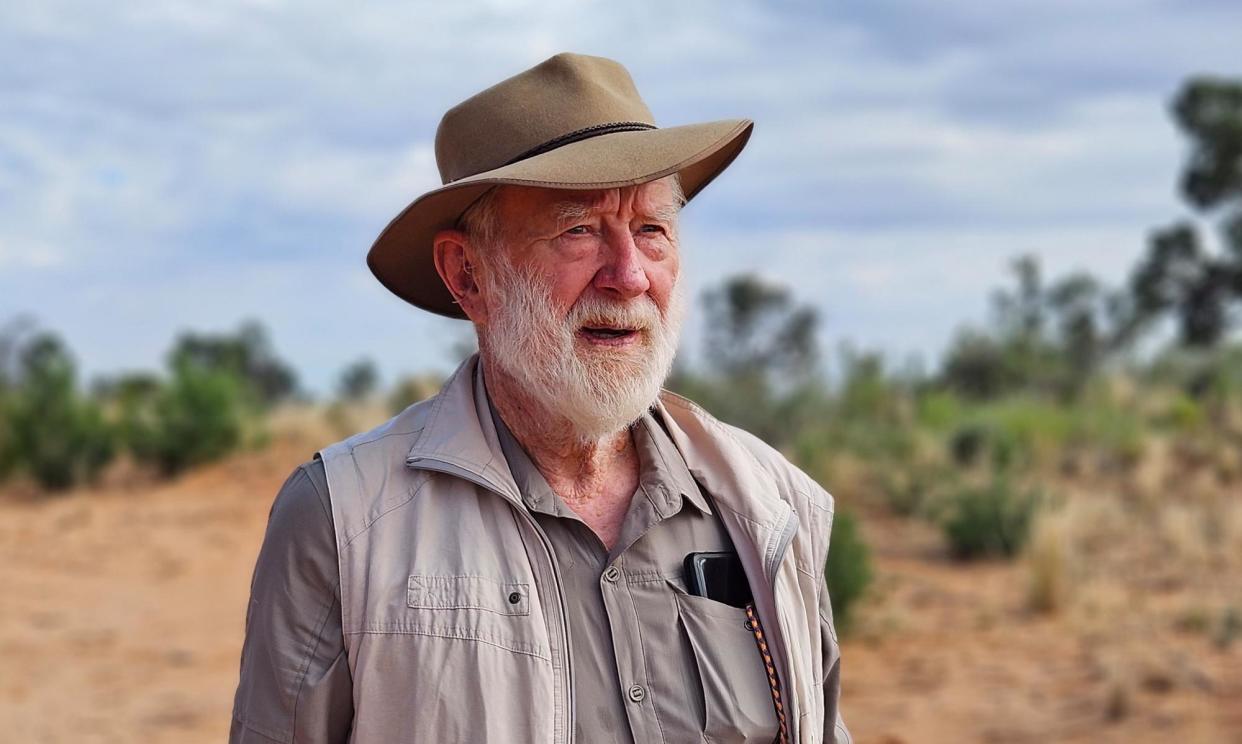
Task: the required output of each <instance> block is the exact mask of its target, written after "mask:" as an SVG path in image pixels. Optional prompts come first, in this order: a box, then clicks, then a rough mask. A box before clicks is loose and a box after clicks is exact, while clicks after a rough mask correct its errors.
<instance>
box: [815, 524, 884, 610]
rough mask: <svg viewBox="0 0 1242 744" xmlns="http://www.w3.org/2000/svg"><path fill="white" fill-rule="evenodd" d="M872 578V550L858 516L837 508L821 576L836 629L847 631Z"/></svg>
mask: <svg viewBox="0 0 1242 744" xmlns="http://www.w3.org/2000/svg"><path fill="white" fill-rule="evenodd" d="M871 579H872V569H871V550H870V549H869V548H868V547H867V544H866V543H865V542H864V541H863V538H862V535H861V533H860V531H859V529H858V520H857V519H856V518H855V517H854V515H853V514H851V513H850V512H842V511H838V512H837V513H836V515H835V516H834V518H833V522H832V538H831V541H830V543H829V547H828V562H827V563H826V564H825V566H824V580H825V581H826V582H827V585H828V596H829V599H830V600H831V601H832V616H833V620H834V622H835V624H836V627H837V629H838V631H840V632H842V633H845V632H848V631H849V628H850V623H851V621H852V619H853V617H852V609H853V607H854V606H855V603H856V602H857V601H858V600H859V599H860V598H861V597H862V596H863V594H864V593H865V592H866V590H867V587H868V586H869V585H870V584H871Z"/></svg>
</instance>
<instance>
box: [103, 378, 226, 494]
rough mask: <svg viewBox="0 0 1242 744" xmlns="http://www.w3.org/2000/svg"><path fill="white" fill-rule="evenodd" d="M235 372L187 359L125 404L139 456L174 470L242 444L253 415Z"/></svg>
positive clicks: (127, 429) (125, 424) (125, 421)
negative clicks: (161, 381) (166, 378)
mask: <svg viewBox="0 0 1242 744" xmlns="http://www.w3.org/2000/svg"><path fill="white" fill-rule="evenodd" d="M244 385H245V383H244V382H243V381H242V380H241V379H239V378H238V377H237V376H236V375H235V374H232V373H230V372H226V371H222V370H219V369H208V368H205V367H203V366H201V365H198V364H194V363H190V362H182V363H179V364H177V366H176V368H175V369H174V372H173V376H172V379H171V380H169V381H168V382H167V383H166V384H164V385H161V386H158V387H156V388H153V389H152V388H147V389H144V390H142V391H139V392H136V393H135V394H133V395H132V396H131V397H129V398H128V399H126V400H124V401H123V403H122V414H121V420H122V431H123V432H124V436H125V441H126V444H127V445H128V446H129V448H130V450H131V451H132V452H133V454H134V457H135V459H137V460H138V461H140V462H146V463H150V464H152V465H154V466H155V467H157V468H158V469H159V470H160V472H161V473H163V474H165V475H173V474H175V473H178V472H180V471H182V470H184V469H186V468H188V467H190V466H192V465H198V464H201V463H204V462H209V461H211V460H215V459H218V458H220V457H223V456H224V455H226V454H228V453H229V452H231V451H232V450H233V449H235V448H236V447H238V446H239V445H240V444H241V443H242V439H243V433H244V432H245V426H246V419H247V416H248V414H249V411H248V409H247V403H246V401H247V400H248V399H247V396H246V392H245V390H244Z"/></svg>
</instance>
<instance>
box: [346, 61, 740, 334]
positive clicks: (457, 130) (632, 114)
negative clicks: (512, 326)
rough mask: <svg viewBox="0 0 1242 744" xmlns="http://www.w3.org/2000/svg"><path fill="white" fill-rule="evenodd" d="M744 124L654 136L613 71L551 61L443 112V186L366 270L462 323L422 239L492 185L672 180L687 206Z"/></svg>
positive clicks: (418, 202) (607, 66)
mask: <svg viewBox="0 0 1242 744" xmlns="http://www.w3.org/2000/svg"><path fill="white" fill-rule="evenodd" d="M753 126H754V123H753V122H751V121H750V120H749V119H726V120H723V121H711V122H706V123H703V124H688V125H684V126H677V127H667V128H659V127H657V126H656V125H655V119H654V118H653V117H652V115H651V111H650V110H648V108H647V105H646V104H645V103H643V100H642V98H640V97H639V95H638V90H637V89H636V88H635V87H634V81H633V80H632V79H631V78H630V74H629V72H627V71H626V69H625V68H624V67H622V66H621V64H620V63H618V62H614V61H613V60H610V59H605V58H603V57H590V56H586V55H581V54H558V55H556V56H555V57H552V58H550V59H548V60H546V61H544V62H541V63H540V64H538V65H536V66H535V67H532V68H531V69H529V70H526V71H525V72H522V73H520V74H518V75H515V76H513V77H511V78H509V79H507V80H504V81H502V82H500V83H497V84H496V85H493V86H492V87H490V88H488V89H487V90H484V91H482V92H481V93H478V94H476V95H474V96H471V97H470V98H468V99H466V100H465V101H463V102H461V103H459V104H457V105H456V106H454V107H453V108H451V109H449V111H448V113H446V114H445V115H444V118H443V119H441V120H440V126H439V128H438V129H437V130H436V165H437V166H438V167H439V169H440V179H441V183H443V184H444V185H443V186H441V187H440V188H438V189H435V190H433V191H429V192H427V193H426V194H423V195H422V196H420V197H418V198H417V199H415V200H414V201H413V202H411V203H410V205H409V206H408V207H406V208H405V209H404V210H402V212H401V213H400V214H398V215H397V216H396V218H394V219H393V220H392V222H390V223H388V227H386V228H384V231H383V232H381V233H380V235H379V237H378V238H376V240H375V244H374V245H372V246H371V250H370V252H368V254H367V265H368V266H369V267H370V268H371V272H372V273H373V274H375V277H376V278H377V279H379V280H380V283H382V284H383V285H384V286H385V287H387V288H388V289H389V290H391V291H392V292H393V293H394V294H396V295H397V296H398V297H400V298H401V299H403V300H405V301H406V302H409V303H410V304H412V305H415V306H417V307H421V308H423V309H425V310H430V311H431V312H433V313H438V314H440V315H447V316H449V317H451V318H464V317H466V316H465V314H464V313H462V311H461V308H459V307H458V306H457V305H456V304H455V303H454V302H453V297H452V295H451V294H449V291H448V288H447V287H445V286H444V283H443V281H441V279H440V276H439V274H437V273H436V268H435V262H434V260H433V258H432V238H433V237H434V236H435V234H436V233H437V232H438V231H440V230H442V229H445V228H451V227H453V226H454V225H456V224H457V221H458V219H459V218H460V217H461V215H462V213H463V212H465V211H466V209H467V208H468V207H469V206H470V205H471V204H472V203H474V202H475V200H477V199H478V198H479V197H481V196H482V195H483V194H484V193H486V192H487V191H488V190H489V189H491V188H492V187H494V186H497V185H499V184H511V185H516V186H538V187H543V188H555V189H609V188H617V187H621V186H633V185H635V184H640V183H646V182H647V181H653V180H655V179H657V178H663V177H664V176H667V175H669V174H672V173H678V174H680V179H681V187H682V191H683V192H684V193H685V195H686V199H687V200H688V199H690V198H692V197H693V196H694V195H695V194H697V193H698V192H699V191H700V190H702V188H703V187H704V186H706V185H707V184H708V183H709V182H711V180H712V179H713V178H715V177H716V176H717V175H718V174H719V173H720V172H721V171H723V170H724V169H725V168H726V167H727V166H728V165H729V163H731V162H733V159H734V158H735V157H737V154H738V153H739V152H741V150H742V148H743V147H744V146H745V145H746V140H747V139H748V138H749V137H750V132H751V128H752V127H753Z"/></svg>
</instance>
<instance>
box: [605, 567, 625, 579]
mask: <svg viewBox="0 0 1242 744" xmlns="http://www.w3.org/2000/svg"><path fill="white" fill-rule="evenodd" d="M619 578H621V569H619V568H617V567H616V566H609V567H608V568H606V569H605V570H604V581H614V582H615V581H616V580H617V579H619Z"/></svg>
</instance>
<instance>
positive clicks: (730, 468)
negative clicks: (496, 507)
mask: <svg viewBox="0 0 1242 744" xmlns="http://www.w3.org/2000/svg"><path fill="white" fill-rule="evenodd" d="M430 403H431V406H430V408H429V409H428V410H427V413H426V418H425V419H424V421H423V424H422V427H421V430H420V431H419V433H418V434H417V436H416V437H415V439H414V443H413V446H411V447H410V450H409V452H408V454H407V456H406V464H407V465H409V466H411V467H418V463H419V461H424V460H436V461H440V462H444V463H448V464H450V465H452V466H454V468H456V469H458V470H461V471H465V472H466V473H470V474H473V475H475V476H476V477H478V478H481V479H483V480H484V481H485V482H486V483H487V484H488V485H490V486H492V487H493V488H494V489H495V490H496V491H498V492H499V493H501V494H502V495H505V496H507V497H509V498H510V499H512V500H514V501H516V502H519V503H520V502H521V495H520V493H519V491H518V487H517V483H516V482H515V480H514V478H513V474H512V473H511V472H510V470H509V465H508V463H507V462H506V461H505V457H504V453H503V451H502V449H501V446H500V438H499V435H498V434H497V432H496V427H495V424H494V423H493V422H492V417H491V415H490V412H489V409H488V404H487V398H486V393H485V391H484V388H483V376H482V375H481V374H480V373H479V355H478V354H477V353H476V354H472V355H471V356H470V357H469V358H467V359H466V360H465V361H464V362H462V363H461V365H460V366H458V368H457V370H456V371H454V372H453V374H452V376H450V377H449V379H448V380H447V381H446V382H445V383H444V387H443V388H442V389H441V390H440V392H439V394H437V395H436V396H435V397H434V398H433V399H432V400H431V401H430ZM652 412H653V414H654V415H656V417H657V418H658V419H659V420H660V421H661V423H663V424H664V425H665V427H666V429H667V431H668V434H669V437H670V438H671V439H672V441H673V444H674V445H675V446H676V447H677V449H678V450H679V451H680V452H681V454H682V457H683V458H684V459H685V461H686V466H687V467H688V468H689V470H690V473H691V474H692V475H693V476H694V477H695V478H696V479H697V480H698V481H699V483H701V484H702V485H703V487H704V488H706V489H707V491H708V493H710V494H711V495H712V498H713V499H714V500H715V501H716V502H718V503H722V504H723V505H724V506H726V507H727V508H728V509H729V510H730V511H733V512H736V513H738V514H739V515H741V516H743V517H745V518H746V519H748V520H750V521H752V522H756V523H759V524H762V525H764V526H775V525H779V524H780V523H782V522H783V520H784V519H785V518H786V517H787V516H788V514H789V505H788V504H787V503H785V502H784V501H783V500H782V499H781V498H780V496H779V495H778V494H777V491H776V486H775V484H774V483H773V482H772V479H771V478H767V477H762V466H761V465H760V464H759V462H758V460H756V458H755V456H754V455H753V454H751V452H750V450H748V449H747V448H746V447H745V446H743V445H742V444H741V442H740V441H739V440H738V437H739V436H745V435H739V434H736V433H734V431H732V430H730V429H729V428H727V427H726V426H725V425H724V424H722V423H721V422H720V421H718V420H717V419H715V418H714V417H712V416H711V415H710V414H708V413H707V412H706V411H704V410H703V409H702V408H700V407H699V406H698V405H696V404H694V403H693V402H691V401H689V400H687V399H685V398H682V397H681V396H679V395H676V394H675V393H671V392H669V391H667V390H665V391H662V392H661V393H660V397H659V399H658V400H657V401H656V403H655V405H654V406H653V409H652Z"/></svg>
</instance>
